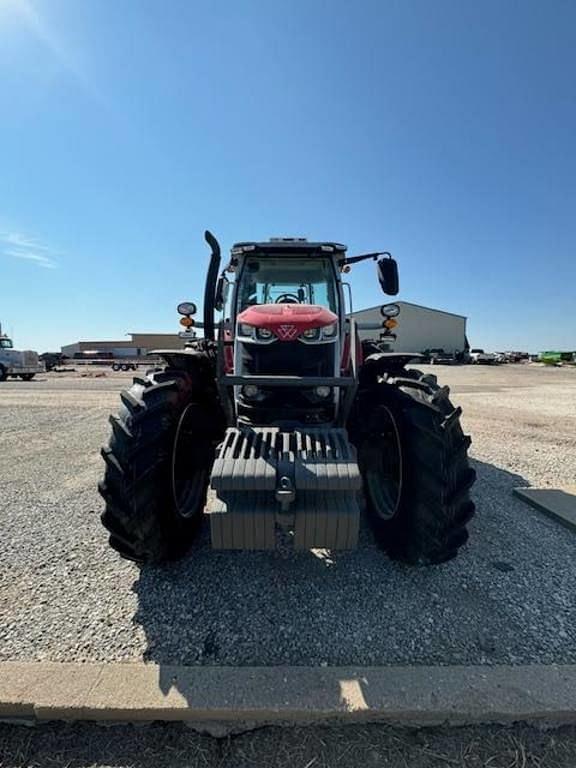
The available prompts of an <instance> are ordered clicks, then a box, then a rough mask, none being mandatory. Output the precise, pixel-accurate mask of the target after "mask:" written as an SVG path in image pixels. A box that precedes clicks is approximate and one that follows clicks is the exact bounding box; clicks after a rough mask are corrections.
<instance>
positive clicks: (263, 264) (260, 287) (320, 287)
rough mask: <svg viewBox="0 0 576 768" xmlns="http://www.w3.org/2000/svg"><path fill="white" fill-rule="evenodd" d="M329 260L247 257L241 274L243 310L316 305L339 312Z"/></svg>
mask: <svg viewBox="0 0 576 768" xmlns="http://www.w3.org/2000/svg"><path fill="white" fill-rule="evenodd" d="M335 282H336V281H335V275H334V268H333V266H332V262H331V260H330V259H322V258H320V259H311V258H307V259H306V258H304V259H300V258H293V257H290V256H285V257H284V258H273V257H265V258H261V257H256V256H254V257H248V258H247V259H246V261H245V263H244V268H243V270H242V274H241V277H240V284H239V287H238V296H239V304H240V311H242V310H244V309H246V307H251V306H254V305H255V304H317V305H319V306H321V307H326V308H327V309H330V310H331V311H332V312H335V313H337V312H338V304H337V292H336V285H335Z"/></svg>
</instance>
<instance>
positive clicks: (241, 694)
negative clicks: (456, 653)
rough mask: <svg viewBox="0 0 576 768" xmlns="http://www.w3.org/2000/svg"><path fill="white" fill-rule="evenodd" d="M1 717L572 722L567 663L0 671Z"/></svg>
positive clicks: (574, 705) (574, 686)
mask: <svg viewBox="0 0 576 768" xmlns="http://www.w3.org/2000/svg"><path fill="white" fill-rule="evenodd" d="M0 719H3V720H9V719H10V720H12V719H18V720H32V721H46V720H93V721H94V720H96V721H107V722H134V721H153V720H164V721H185V722H187V723H189V724H191V725H195V724H196V725H198V724H202V730H206V731H208V732H213V733H214V734H215V735H223V734H225V733H227V732H232V731H234V730H236V731H237V730H239V729H240V727H241V726H242V725H245V726H247V727H254V726H260V725H266V724H272V723H290V724H296V723H311V722H319V721H320V722H345V721H350V722H358V721H364V722H368V721H373V722H374V721H381V722H388V723H394V724H403V725H439V724H445V723H449V724H454V725H456V724H457V725H464V724H471V723H496V722H498V723H503V722H516V721H524V722H530V723H545V724H549V725H555V724H560V723H567V722H576V665H565V666H564V665H563V666H559V665H550V666H537V665H534V666H518V667H507V666H500V667H486V666H482V667H480V666H476V667H466V666H459V667H364V668H363V667H356V668H354V667H323V668H317V667H177V666H156V665H151V664H128V663H127V664H53V663H25V664H21V663H16V662H6V663H2V664H0Z"/></svg>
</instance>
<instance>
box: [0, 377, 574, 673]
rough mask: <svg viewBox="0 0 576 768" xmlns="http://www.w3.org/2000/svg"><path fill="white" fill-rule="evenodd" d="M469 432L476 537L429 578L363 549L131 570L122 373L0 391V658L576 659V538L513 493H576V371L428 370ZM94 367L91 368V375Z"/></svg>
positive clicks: (267, 661)
mask: <svg viewBox="0 0 576 768" xmlns="http://www.w3.org/2000/svg"><path fill="white" fill-rule="evenodd" d="M433 370H434V371H435V372H436V373H438V374H439V375H440V376H441V379H442V382H444V383H449V384H450V385H451V387H452V393H453V399H454V401H455V402H456V403H459V404H461V405H462V406H463V408H464V426H465V428H466V430H467V431H469V432H470V433H471V434H472V437H473V440H474V442H473V451H472V455H473V457H474V460H475V465H476V468H477V470H478V475H479V480H478V483H477V485H476V487H475V496H476V501H477V504H478V515H477V517H476V518H475V520H474V521H473V523H472V525H471V542H470V544H469V545H468V546H467V547H466V549H465V550H464V551H463V552H462V554H461V556H460V557H459V558H458V559H457V560H456V561H453V562H451V563H448V564H445V565H442V566H439V567H436V568H429V569H414V568H407V567H404V566H401V565H398V564H394V563H392V562H390V561H389V560H388V559H387V558H386V557H385V556H384V555H383V554H382V553H381V552H380V551H379V550H378V549H377V548H376V546H375V544H374V541H373V539H372V536H371V534H370V532H369V531H368V530H366V529H364V530H363V531H362V535H361V543H360V547H359V549H358V550H357V551H355V552H348V553H334V554H332V553H329V552H317V553H316V554H312V553H300V554H292V553H287V552H274V553H242V552H235V553H225V552H213V551H211V550H210V549H209V547H208V542H207V534H206V532H205V533H204V535H203V537H202V540H201V541H200V543H199V545H198V546H197V547H196V549H195V550H193V551H192V552H191V554H190V556H189V557H188V558H186V559H185V560H184V561H182V562H180V563H177V564H174V565H170V566H166V567H145V568H142V569H140V568H138V567H137V566H135V565H133V564H131V563H128V562H125V561H122V560H121V559H120V558H118V557H117V556H116V554H115V553H114V552H113V551H112V550H111V549H109V548H108V546H107V543H106V537H105V533H104V530H103V529H102V528H101V526H100V522H99V514H100V512H101V507H102V505H101V500H100V498H99V496H98V494H97V493H96V483H97V481H98V478H99V476H100V473H101V470H102V462H101V459H100V457H99V453H98V452H99V447H100V445H101V444H102V443H103V442H104V441H105V439H106V438H107V433H108V424H107V416H108V414H109V412H110V411H111V410H115V409H116V407H117V404H118V392H119V390H120V388H121V386H122V385H124V384H126V383H127V382H129V380H130V379H129V377H128V376H127V375H126V374H115V375H108V376H107V377H105V378H81V377H79V376H75V375H73V374H51V375H48V376H46V377H43V378H44V380H38V381H34V382H30V383H25V382H7V383H3V384H1V385H0V425H1V432H0V435H1V444H2V450H1V452H0V477H1V478H2V484H1V491H0V530H1V531H2V535H1V536H0V660H52V661H72V660H86V661H112V660H115V661H118V660H125V661H136V660H142V659H145V660H150V661H154V662H158V663H184V664H208V665H210V664H212V665H215V664H217V665H229V664H234V665H274V664H296V665H320V664H327V665H348V664H461V663H470V664H477V663H480V664H502V663H510V664H523V663H529V662H536V663H551V662H562V663H567V662H570V663H576V597H575V595H576V559H575V555H576V536H575V535H574V533H572V532H570V531H569V530H567V529H565V528H562V527H561V526H559V525H558V524H556V523H555V522H554V521H553V520H550V519H547V518H545V517H543V516H541V515H540V514H539V513H538V512H536V511H534V510H532V509H531V508H529V507H527V506H525V505H524V504H523V503H522V502H520V501H518V500H515V499H514V498H513V497H512V494H511V491H512V488H513V487H514V486H517V485H528V484H533V485H536V484H538V485H550V486H554V485H557V484H562V483H569V482H574V478H575V477H576V370H573V369H566V368H564V369H549V368H540V367H538V366H503V367H501V368H494V369H492V368H478V367H472V366H470V367H462V368H439V369H438V370H436V369H435V368H434V369H433ZM92 373H93V372H92Z"/></svg>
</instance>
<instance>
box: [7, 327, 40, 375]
mask: <svg viewBox="0 0 576 768" xmlns="http://www.w3.org/2000/svg"><path fill="white" fill-rule="evenodd" d="M45 370H46V368H45V366H44V363H42V362H41V361H40V359H39V357H38V352H32V351H31V350H29V349H27V350H23V351H20V350H17V349H14V345H13V344H12V339H11V338H10V337H9V336H6V335H5V334H3V333H2V328H1V326H0V381H6V379H7V378H8V377H12V378H16V377H19V378H21V379H22V380H23V381H32V379H33V378H34V376H36V374H37V373H44V371H45Z"/></svg>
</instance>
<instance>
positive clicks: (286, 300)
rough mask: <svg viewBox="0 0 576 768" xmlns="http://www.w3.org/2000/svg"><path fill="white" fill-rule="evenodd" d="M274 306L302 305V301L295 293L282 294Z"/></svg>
mask: <svg viewBox="0 0 576 768" xmlns="http://www.w3.org/2000/svg"><path fill="white" fill-rule="evenodd" d="M274 304H300V299H299V298H298V296H296V294H295V293H281V294H280V296H278V298H277V299H276V301H275V302H274Z"/></svg>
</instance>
